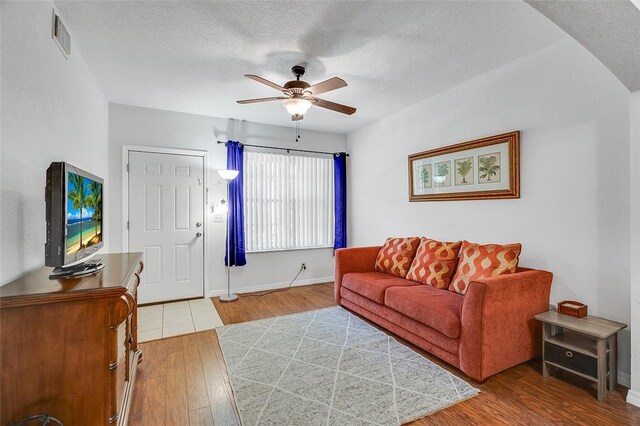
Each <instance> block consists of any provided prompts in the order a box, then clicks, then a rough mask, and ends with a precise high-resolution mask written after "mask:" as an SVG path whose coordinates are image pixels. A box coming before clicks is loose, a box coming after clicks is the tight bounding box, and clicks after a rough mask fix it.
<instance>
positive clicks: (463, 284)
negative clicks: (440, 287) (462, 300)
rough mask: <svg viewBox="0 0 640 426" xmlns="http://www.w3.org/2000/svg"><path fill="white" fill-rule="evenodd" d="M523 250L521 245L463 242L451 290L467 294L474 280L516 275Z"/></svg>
mask: <svg viewBox="0 0 640 426" xmlns="http://www.w3.org/2000/svg"><path fill="white" fill-rule="evenodd" d="M521 250H522V245H521V244H520V243H514V244H506V245H500V244H485V245H480V244H476V243H470V242H469V241H463V242H462V248H461V249H460V261H459V262H458V268H457V269H456V274H455V276H454V277H453V280H452V281H451V285H450V286H449V290H451V291H455V292H456V293H459V294H465V293H466V292H467V289H468V288H469V283H470V282H471V281H473V280H477V279H481V278H489V277H495V276H497V275H502V274H513V273H515V272H516V269H517V268H518V258H519V257H520V251H521Z"/></svg>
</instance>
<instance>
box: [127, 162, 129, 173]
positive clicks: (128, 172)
mask: <svg viewBox="0 0 640 426" xmlns="http://www.w3.org/2000/svg"><path fill="white" fill-rule="evenodd" d="M127 173H129V163H127Z"/></svg>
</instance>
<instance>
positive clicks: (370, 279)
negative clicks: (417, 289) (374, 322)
mask: <svg viewBox="0 0 640 426" xmlns="http://www.w3.org/2000/svg"><path fill="white" fill-rule="evenodd" d="M417 285H418V284H416V283H414V282H413V281H409V280H405V279H403V278H398V277H394V276H393V275H389V274H383V273H382V272H350V273H348V274H344V277H342V286H343V287H345V288H348V289H349V290H351V291H353V292H354V293H358V294H359V295H361V296H364V297H366V298H367V299H370V300H373V301H374V302H376V303H379V304H381V305H382V304H383V303H384V293H385V291H386V290H387V289H388V288H389V287H393V286H405V287H406V286H417Z"/></svg>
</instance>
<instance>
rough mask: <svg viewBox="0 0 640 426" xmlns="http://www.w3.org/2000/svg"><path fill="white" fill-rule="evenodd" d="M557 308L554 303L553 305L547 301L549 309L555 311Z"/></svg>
mask: <svg viewBox="0 0 640 426" xmlns="http://www.w3.org/2000/svg"><path fill="white" fill-rule="evenodd" d="M556 309H557V307H556V305H554V304H553V303H549V310H550V311H555V310H556Z"/></svg>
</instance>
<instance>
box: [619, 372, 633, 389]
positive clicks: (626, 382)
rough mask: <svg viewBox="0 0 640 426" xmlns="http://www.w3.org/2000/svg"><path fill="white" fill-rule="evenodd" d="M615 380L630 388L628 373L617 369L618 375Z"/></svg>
mask: <svg viewBox="0 0 640 426" xmlns="http://www.w3.org/2000/svg"><path fill="white" fill-rule="evenodd" d="M617 382H618V384H620V385H622V386H624V387H626V388H630V387H631V376H630V375H629V373H623V372H621V371H620V370H618V377H617Z"/></svg>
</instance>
